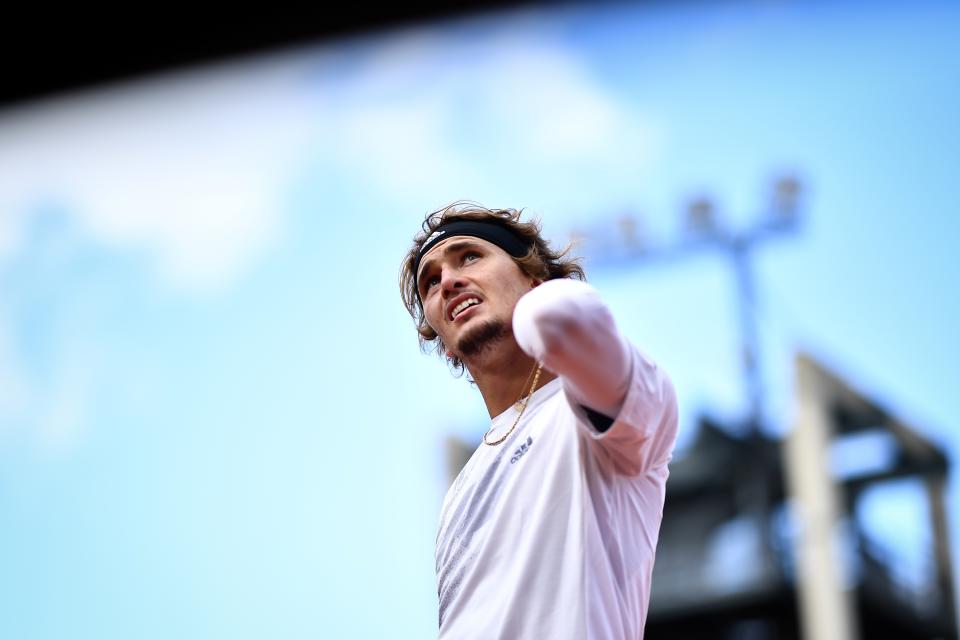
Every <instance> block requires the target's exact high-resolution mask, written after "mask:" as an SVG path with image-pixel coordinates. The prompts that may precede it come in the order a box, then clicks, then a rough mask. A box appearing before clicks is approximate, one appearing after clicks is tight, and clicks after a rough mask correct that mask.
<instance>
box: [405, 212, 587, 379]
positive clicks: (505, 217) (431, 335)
mask: <svg viewBox="0 0 960 640" xmlns="http://www.w3.org/2000/svg"><path fill="white" fill-rule="evenodd" d="M522 211H523V210H522V209H521V210H517V209H487V208H486V207H483V206H480V205H478V204H476V203H474V202H468V201H458V202H454V203H452V204H449V205H447V206H446V207H444V208H442V209H438V210H437V211H434V212H432V213H429V214H427V217H426V218H425V219H424V221H423V225H422V230H421V231H419V232H417V234H416V235H415V236H414V237H413V245H412V246H411V247H410V250H409V251H408V252H407V255H406V256H405V257H404V259H403V263H402V264H401V266H400V295H401V297H402V298H403V304H404V306H405V307H406V308H407V312H409V313H410V316H411V317H412V318H413V321H414V323H415V324H416V326H417V334H418V339H419V341H420V348H421V350H422V351H424V352H427V351H430V350H434V351H436V353H437V355H438V356H442V355H444V354H445V353H446V345H444V344H443V340H441V339H440V336H438V335H437V332H436V331H434V330H433V328H432V327H430V325H429V324H427V320H426V317H425V316H424V313H423V303H422V301H421V300H420V295H419V293H418V291H417V274H416V273H414V272H413V269H414V265H415V264H416V261H417V256H418V255H419V253H420V249H421V248H422V247H423V245H424V243H425V242H426V240H427V238H429V237H430V235H431V234H432V233H433V232H434V231H435V230H436V229H437V228H438V227H440V226H441V225H443V224H446V223H448V222H453V221H455V220H491V219H492V220H494V221H496V222H498V223H499V224H502V225H504V226H505V227H507V228H508V229H510V230H511V231H512V232H513V233H514V234H516V235H517V236H518V237H519V238H520V239H521V240H523V241H524V242H525V243H527V244H529V245H530V250H529V251H528V252H527V254H526V255H525V256H523V257H521V258H513V261H514V262H515V263H516V264H517V266H519V267H520V269H521V270H523V272H524V273H526V274H527V275H528V276H530V277H533V278H536V279H537V280H541V281H546V280H555V279H557V278H575V279H578V280H586V274H585V273H584V271H583V268H582V267H581V266H580V258H576V257H568V256H567V254H568V253H569V252H570V246H567V247H566V248H565V249H563V250H561V251H557V250H554V249H551V248H550V244H549V243H548V242H547V241H546V240H545V239H544V238H543V237H542V236H541V235H540V234H541V226H540V222H539V220H530V221H528V222H521V221H520V214H521V213H522ZM447 362H448V364H449V365H450V366H451V368H452V369H453V370H454V371H456V372H457V373H463V369H464V367H463V361H461V360H460V358H458V357H456V356H447Z"/></svg>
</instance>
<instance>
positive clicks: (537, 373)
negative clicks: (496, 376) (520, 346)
mask: <svg viewBox="0 0 960 640" xmlns="http://www.w3.org/2000/svg"><path fill="white" fill-rule="evenodd" d="M542 369H543V363H540V362H538V363H537V368H536V370H535V371H533V372H531V375H533V384H532V385H530V393H528V394H527V395H526V396H525V397H522V398H520V399H519V400H517V404H519V405H520V413H518V414H517V419H516V420H514V421H513V426H512V427H510V430H509V431H507V432H506V433H505V434H503V437H501V438H500V439H499V440H494V441H493V442H488V441H487V436H488V435H490V432H491V431H493V429H494V427H490V428H489V429H488V430H487V432H486V433H485V434H483V443H484V444H487V445H490V446H491V447H495V446H497V445H498V444H500V443H501V442H503V441H504V440H506V439H507V438H508V437H509V436H510V434H511V433H513V430H514V429H516V428H517V424H518V423H519V422H520V416H522V415H523V411H524V410H525V409H526V408H527V403H528V402H530V397H531V396H533V392H534V390H535V389H536V388H537V381H539V380H540V371H541V370H542ZM529 379H530V376H527V380H529ZM523 386H524V387H526V386H527V384H526V382H524V384H523Z"/></svg>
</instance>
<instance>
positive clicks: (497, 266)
mask: <svg viewBox="0 0 960 640" xmlns="http://www.w3.org/2000/svg"><path fill="white" fill-rule="evenodd" d="M536 284H537V281H536V280H534V279H533V278H531V277H530V276H528V275H527V274H525V273H524V272H523V271H522V270H521V269H520V267H519V266H517V264H516V263H515V262H514V261H513V258H511V257H510V255H509V254H508V253H507V252H506V251H504V250H503V249H501V248H500V247H498V246H497V245H495V244H493V243H491V242H487V241H486V240H481V239H480V238H473V237H470V236H455V237H453V238H448V239H446V240H443V241H442V242H440V243H438V244H437V245H436V246H434V247H433V248H432V249H430V251H429V252H428V253H427V255H425V256H424V257H423V260H422V261H421V264H420V273H419V274H417V287H418V290H419V291H420V298H421V300H422V301H423V312H424V316H425V317H426V320H427V323H428V324H429V325H430V326H431V327H433V330H434V331H436V332H437V334H438V335H439V336H440V339H441V340H443V343H444V344H445V345H446V347H447V351H448V352H450V353H452V354H453V355H456V356H457V357H460V358H463V357H464V356H470V355H473V354H475V353H478V352H479V351H480V350H482V349H483V348H485V347H487V346H489V345H490V344H492V343H493V342H495V341H496V340H497V339H499V338H502V337H504V336H507V335H510V334H511V333H512V321H513V309H514V307H515V306H516V304H517V300H519V299H520V296H522V295H523V294H525V293H526V292H528V291H530V289H531V288H532V287H534V286H535V285H536Z"/></svg>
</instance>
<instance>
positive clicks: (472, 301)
mask: <svg viewBox="0 0 960 640" xmlns="http://www.w3.org/2000/svg"><path fill="white" fill-rule="evenodd" d="M475 304H480V301H479V300H477V299H476V298H468V299H467V300H464V301H463V302H461V303H460V304H458V305H457V306H455V307H454V308H453V311H451V312H450V318H451V319H452V318H456V317H457V316H458V315H459V314H460V312H461V311H463V310H464V309H466V308H467V307H471V306H473V305H475Z"/></svg>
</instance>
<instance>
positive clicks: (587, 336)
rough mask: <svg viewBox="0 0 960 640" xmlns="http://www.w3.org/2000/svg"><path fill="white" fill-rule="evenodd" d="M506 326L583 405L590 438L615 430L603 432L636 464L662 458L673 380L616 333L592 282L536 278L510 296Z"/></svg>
mask: <svg viewBox="0 0 960 640" xmlns="http://www.w3.org/2000/svg"><path fill="white" fill-rule="evenodd" d="M513 332H514V337H515V338H516V340H517V343H518V344H519V345H520V348H521V349H523V350H524V351H525V352H526V353H527V354H529V355H530V356H531V357H533V358H536V359H537V360H539V361H541V362H543V364H544V366H545V367H546V368H547V369H549V370H551V371H553V372H554V373H556V374H557V375H559V376H560V377H561V379H562V380H563V385H564V388H565V390H566V392H567V394H568V396H569V397H570V399H571V400H572V401H573V402H574V403H575V404H578V405H580V406H582V407H584V408H586V409H588V411H586V412H585V413H586V416H587V417H588V418H589V420H590V423H591V424H592V426H593V427H594V430H595V435H596V436H597V437H604V436H606V435H607V434H605V433H604V432H605V431H607V428H608V427H609V428H610V431H611V432H613V431H616V432H617V433H616V434H612V433H611V434H610V435H613V438H612V439H613V441H614V442H615V443H616V446H617V447H618V448H621V449H623V451H622V452H623V453H624V454H625V455H626V456H627V457H629V458H631V459H633V461H634V462H639V463H640V466H641V467H645V466H646V464H647V463H650V462H657V461H664V462H665V461H666V459H668V458H669V453H670V451H671V450H672V447H673V442H674V440H675V437H676V428H677V403H676V396H675V393H674V390H673V386H672V384H671V383H670V380H669V378H668V377H667V376H666V374H665V373H664V372H663V370H662V369H660V368H659V367H658V366H657V365H656V364H655V363H654V362H652V361H651V360H650V359H649V358H647V357H646V356H644V354H643V353H641V352H640V351H639V350H638V349H637V348H636V347H634V346H633V345H632V344H631V343H630V342H629V341H628V340H627V339H626V338H625V337H624V336H623V335H622V334H621V333H620V331H619V330H618V329H617V326H616V323H615V322H614V319H613V315H612V314H611V313H610V310H609V308H607V306H606V304H604V302H603V300H601V298H600V295H599V294H598V293H597V291H596V289H594V288H593V287H592V286H590V285H589V284H587V283H585V282H580V281H577V280H568V279H558V280H550V281H547V282H544V283H543V284H541V285H540V286H538V287H536V288H534V289H533V290H531V291H530V292H529V293H527V294H526V295H524V296H523V297H522V298H520V300H519V302H517V306H516V309H515V310H514V315H513ZM589 409H592V410H593V412H596V413H598V414H602V416H607V417H608V418H609V419H608V420H606V421H603V420H598V416H596V415H594V413H593V412H591V411H589ZM621 423H622V425H623V426H622V427H621V428H618V426H617V425H618V424H621ZM631 466H634V465H631Z"/></svg>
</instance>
